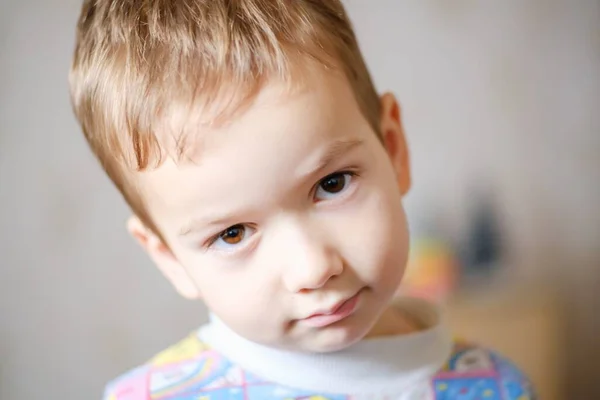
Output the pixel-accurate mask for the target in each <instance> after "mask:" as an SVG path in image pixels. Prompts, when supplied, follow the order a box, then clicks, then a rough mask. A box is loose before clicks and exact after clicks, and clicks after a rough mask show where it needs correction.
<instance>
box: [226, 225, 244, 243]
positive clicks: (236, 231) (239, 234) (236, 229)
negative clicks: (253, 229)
mask: <svg viewBox="0 0 600 400" xmlns="http://www.w3.org/2000/svg"><path fill="white" fill-rule="evenodd" d="M243 231H244V228H243V227H241V226H233V227H231V228H229V229H227V230H226V231H225V233H224V234H223V237H222V239H223V240H224V241H225V243H228V244H237V243H239V242H241V241H242V238H243V236H244V232H243Z"/></svg>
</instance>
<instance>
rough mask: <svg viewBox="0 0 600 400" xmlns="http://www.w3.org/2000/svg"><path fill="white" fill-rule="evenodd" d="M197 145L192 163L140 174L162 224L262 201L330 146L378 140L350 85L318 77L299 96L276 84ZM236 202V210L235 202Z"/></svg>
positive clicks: (337, 77)
mask: <svg viewBox="0 0 600 400" xmlns="http://www.w3.org/2000/svg"><path fill="white" fill-rule="evenodd" d="M194 135H195V137H196V138H197V139H198V140H196V143H197V146H195V149H194V152H193V154H192V155H191V159H190V160H188V161H187V162H175V161H173V160H172V159H168V160H166V162H165V163H163V164H162V165H161V166H160V167H158V168H157V169H154V170H151V171H148V172H144V173H142V174H141V175H140V179H139V184H140V187H141V189H142V192H143V195H144V197H145V200H146V203H147V204H148V208H149V211H150V212H151V214H154V215H153V217H154V218H156V219H157V223H158V224H159V225H160V221H159V220H160V218H161V217H162V216H163V214H169V215H170V216H173V217H177V218H178V217H183V216H185V215H187V214H189V213H195V212H198V210H204V211H207V210H208V211H209V212H210V210H211V209H214V210H215V212H217V211H220V210H218V209H219V208H228V207H230V206H232V207H233V206H237V205H239V204H233V203H236V202H237V203H239V202H240V201H241V199H239V197H240V196H243V197H244V201H246V202H248V203H251V202H257V201H263V200H264V199H263V200H261V199H260V197H261V196H263V197H264V195H265V193H269V191H272V190H273V188H274V187H281V188H283V187H286V186H289V185H290V184H291V182H290V181H291V180H293V177H294V176H297V175H298V174H300V173H301V171H302V170H305V169H306V168H310V167H311V164H314V163H317V162H318V158H319V156H321V155H322V154H321V153H322V151H323V149H324V148H325V147H327V146H328V145H331V144H332V143H335V142H340V141H345V140H356V139H357V138H359V137H366V136H373V137H374V135H375V134H374V133H373V132H372V130H371V129H370V127H369V125H368V123H367V121H366V120H365V118H364V117H363V116H362V114H361V112H360V109H359V107H358V105H357V103H356V100H355V98H354V95H353V92H352V90H351V88H350V85H349V84H348V83H347V81H346V80H345V78H344V77H343V76H342V75H341V74H333V73H332V74H328V73H315V74H312V75H311V76H310V77H309V78H308V79H307V81H306V84H305V85H303V87H302V89H301V90H297V91H294V92H290V91H289V87H288V86H287V85H284V84H278V83H276V82H273V83H269V84H267V85H265V86H264V87H263V89H262V90H261V92H260V93H259V94H258V95H257V97H256V99H255V101H254V102H253V103H252V104H251V106H250V107H248V108H247V109H245V110H244V112H243V113H242V114H240V115H239V116H238V117H237V118H235V119H233V120H232V121H230V122H229V123H227V124H225V125H223V126H219V127H218V128H215V129H210V128H206V127H202V128H201V129H200V128H199V129H198V132H194ZM230 203H231V204H230Z"/></svg>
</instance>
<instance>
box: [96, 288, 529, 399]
mask: <svg viewBox="0 0 600 400" xmlns="http://www.w3.org/2000/svg"><path fill="white" fill-rule="evenodd" d="M396 306H397V307H401V308H403V309H404V311H405V312H409V313H411V314H412V316H413V317H415V318H418V320H419V321H420V322H421V323H422V324H423V325H424V326H425V329H423V330H420V331H418V332H415V333H411V334H408V335H399V336H394V337H382V338H374V339H366V340H363V341H361V342H359V343H357V344H355V345H353V346H350V347H349V348H347V349H344V350H342V351H339V352H333V353H300V352H292V351H287V350H280V349H275V348H271V347H266V346H263V345H259V344H256V343H253V342H250V341H249V340H247V339H245V338H243V337H241V336H239V335H237V334H236V333H235V332H233V331H232V330H231V329H229V328H228V327H227V326H226V325H225V324H224V323H223V322H222V321H220V320H219V319H218V318H216V317H215V316H211V321H210V322H209V323H208V324H206V325H204V326H202V327H201V328H200V329H198V330H197V331H194V332H192V333H190V334H189V335H188V336H187V337H186V338H185V339H183V340H182V341H180V342H179V343H177V344H175V345H174V346H172V347H170V348H168V349H167V350H165V351H163V352H161V353H159V354H158V355H156V356H155V357H153V358H152V359H151V360H150V361H149V362H147V363H146V364H144V365H142V366H140V367H138V368H136V369H133V370H132V371H130V372H128V373H126V374H124V375H123V376H121V377H119V378H117V379H116V380H114V381H113V382H111V383H110V384H109V385H107V388H106V392H105V396H104V399H105V400H151V399H152V400H158V399H164V400H166V399H169V400H301V399H302V400H533V399H535V396H534V393H533V389H532V387H531V385H530V383H529V381H528V380H527V378H526V377H525V376H524V375H523V374H522V373H521V371H519V369H518V368H517V367H516V366H515V365H514V364H512V363H511V362H510V361H509V360H507V359H506V358H504V357H502V356H500V355H499V354H497V353H495V352H493V351H491V350H489V349H486V348H484V347H480V346H477V345H474V344H471V343H467V342H465V341H462V340H452V338H451V336H450V334H449V332H448V329H447V326H446V324H445V322H444V320H443V317H442V313H441V312H440V310H439V309H438V308H437V307H436V306H433V305H432V304H429V303H426V302H424V301H422V300H416V299H408V298H404V299H401V300H399V301H398V302H397V303H396Z"/></svg>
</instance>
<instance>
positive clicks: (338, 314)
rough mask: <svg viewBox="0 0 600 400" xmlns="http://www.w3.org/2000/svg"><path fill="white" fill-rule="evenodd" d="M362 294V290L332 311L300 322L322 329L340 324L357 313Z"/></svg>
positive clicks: (311, 316) (317, 314)
mask: <svg viewBox="0 0 600 400" xmlns="http://www.w3.org/2000/svg"><path fill="white" fill-rule="evenodd" d="M361 293H362V290H361V291H359V292H358V293H356V294H355V295H354V296H352V297H350V298H349V299H346V300H344V301H341V302H340V303H338V304H336V305H335V306H334V307H332V308H331V309H330V310H328V311H325V312H319V313H315V314H313V315H310V316H308V317H307V318H303V319H301V320H300V321H302V323H304V324H306V325H308V326H311V327H313V328H322V327H325V326H328V325H332V324H335V323H336V322H339V321H341V320H343V319H344V318H347V317H349V316H350V315H352V314H353V313H354V312H355V311H356V309H357V307H358V301H359V300H360V294H361Z"/></svg>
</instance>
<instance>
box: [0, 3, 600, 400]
mask: <svg viewBox="0 0 600 400" xmlns="http://www.w3.org/2000/svg"><path fill="white" fill-rule="evenodd" d="M346 3H347V7H348V11H349V13H350V16H351V18H352V19H353V22H354V23H355V27H356V30H357V34H358V36H359V39H360V43H361V46H362V49H363V51H364V54H365V57H366V59H367V62H368V64H369V66H370V68H371V70H372V74H373V76H374V79H375V82H376V84H377V86H378V88H379V90H381V91H383V90H391V91H393V92H395V93H396V95H397V96H398V98H399V99H400V102H401V103H402V106H403V110H402V111H403V118H404V123H405V128H406V132H407V135H408V140H409V144H410V147H411V151H412V165H413V174H414V187H413V190H412V192H411V193H410V194H409V196H408V197H407V198H406V207H407V211H408V213H409V220H410V227H411V231H412V234H413V245H412V246H413V247H412V253H411V261H410V268H409V274H408V277H407V280H406V283H405V286H404V287H403V288H401V290H403V291H407V292H412V293H415V294H418V295H424V296H429V297H432V298H434V299H436V300H438V301H440V302H442V303H443V304H445V306H446V307H447V309H448V311H449V314H450V316H451V321H452V323H453V325H454V328H455V330H456V332H457V335H460V336H466V337H468V338H469V339H473V340H476V341H479V342H481V343H483V344H485V345H489V346H492V347H494V348H495V349H497V350H499V351H501V352H502V353H503V354H505V355H506V356H508V357H510V358H512V359H514V360H515V361H516V362H517V364H519V365H520V366H521V367H522V368H523V369H524V370H525V372H526V373H528V374H529V375H530V376H531V377H532V380H533V382H534V384H535V385H536V386H537V387H538V389H539V392H540V394H541V398H542V399H547V400H552V399H568V400H572V399H576V400H580V399H583V400H587V399H600V385H598V384H597V377H598V376H599V374H600V367H599V363H598V360H600V311H599V310H600V296H598V295H597V293H598V290H599V288H600V73H599V72H600V2H598V1H594V0H589V1H587V0H576V1H566V0H563V1H555V0H530V1H522V0H508V1H502V2H479V1H472V0H453V1H448V0H420V1H398V0H370V1H363V0H348V1H347V2H346ZM79 7H80V1H79V0H44V1H42V0H38V1H36V0H19V1H17V0H0V222H1V223H0V288H1V291H0V399H2V400H13V399H38V398H39V399H42V398H44V399H94V398H100V396H101V392H102V389H103V386H104V384H105V383H106V382H107V380H109V379H112V378H114V377H115V376H116V375H118V374H120V373H122V372H124V371H125V370H127V369H130V368H132V367H134V366H136V365H138V364H140V363H143V362H145V361H146V360H147V359H148V358H149V357H150V356H151V355H153V354H154V353H156V352H157V351H159V350H161V349H163V348H164V347H166V346H167V345H169V344H171V343H173V342H174V341H176V340H178V339H179V338H181V337H183V336H185V335H186V334H187V333H188V332H189V331H191V330H192V329H194V328H196V327H197V326H198V325H200V324H201V323H203V322H204V321H205V319H206V310H205V308H204V306H203V305H202V304H199V303H197V304H196V303H190V302H186V301H185V300H182V299H180V298H179V297H178V296H177V295H176V294H175V292H174V290H172V289H171V287H170V286H168V284H167V282H166V281H165V280H164V279H163V278H162V277H161V276H160V275H159V273H158V272H157V270H156V269H155V268H154V267H153V266H152V265H151V264H150V262H149V260H148V259H147V258H146V256H145V255H144V254H142V252H141V250H140V249H139V248H138V247H137V245H136V244H135V243H134V242H133V241H132V240H131V239H130V238H129V237H128V236H127V234H126V232H125V229H124V223H125V220H126V217H127V216H128V209H127V207H126V206H125V204H124V202H123V201H122V200H121V198H120V196H119V195H118V193H117V191H116V189H115V188H113V186H112V184H111V183H110V182H109V180H108V179H107V178H106V177H105V176H104V174H103V172H102V171H101V170H100V167H99V166H98V165H97V163H96V161H95V160H94V158H93V157H92V155H91V153H90V152H89V151H88V148H87V146H86V144H85V142H84V139H83V136H82V134H81V133H80V131H79V129H78V127H77V125H76V123H75V120H74V118H73V116H72V113H71V109H70V105H69V101H68V92H67V71H68V68H69V63H70V58H71V53H72V48H73V41H74V26H75V21H76V18H77V15H78V11H79Z"/></svg>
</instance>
